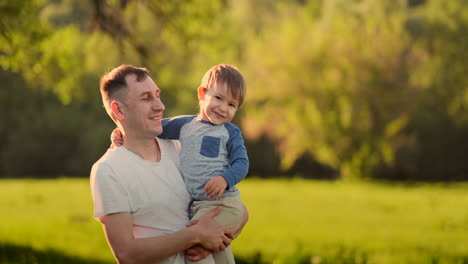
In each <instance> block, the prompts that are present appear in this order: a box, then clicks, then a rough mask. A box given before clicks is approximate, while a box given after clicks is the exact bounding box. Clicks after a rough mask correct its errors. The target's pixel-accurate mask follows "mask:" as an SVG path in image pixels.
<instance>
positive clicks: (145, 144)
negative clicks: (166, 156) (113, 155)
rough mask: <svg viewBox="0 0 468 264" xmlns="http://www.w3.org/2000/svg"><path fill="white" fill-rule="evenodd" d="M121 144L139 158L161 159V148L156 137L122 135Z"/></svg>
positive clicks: (156, 160) (155, 160) (154, 160)
mask: <svg viewBox="0 0 468 264" xmlns="http://www.w3.org/2000/svg"><path fill="white" fill-rule="evenodd" d="M123 141H124V143H123V146H124V147H125V148H126V149H128V150H129V151H131V152H133V153H135V154H136V155H138V156H139V157H140V158H142V159H144V160H148V161H153V162H159V161H161V148H160V147H159V143H158V141H157V139H156V138H142V137H135V136H131V135H128V134H127V135H124V136H123Z"/></svg>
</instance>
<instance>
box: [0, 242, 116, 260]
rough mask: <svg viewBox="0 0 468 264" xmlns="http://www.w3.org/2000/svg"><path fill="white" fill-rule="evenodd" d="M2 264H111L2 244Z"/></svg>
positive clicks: (0, 257) (0, 254) (0, 255)
mask: <svg viewBox="0 0 468 264" xmlns="http://www.w3.org/2000/svg"><path fill="white" fill-rule="evenodd" d="M0 263H9V264H36V263H37V264H58V263H64V264H65V263H68V264H111V263H114V262H105V261H102V260H95V259H88V258H83V257H78V256H72V255H66V254H63V253H62V252H60V251H56V250H53V249H46V250H37V249H34V248H32V247H30V246H20V245H13V244H6V243H1V242H0Z"/></svg>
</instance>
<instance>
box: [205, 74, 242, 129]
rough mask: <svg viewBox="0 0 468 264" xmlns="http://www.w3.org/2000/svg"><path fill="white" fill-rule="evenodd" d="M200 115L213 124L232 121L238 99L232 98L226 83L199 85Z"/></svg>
mask: <svg viewBox="0 0 468 264" xmlns="http://www.w3.org/2000/svg"><path fill="white" fill-rule="evenodd" d="M198 98H199V99H200V117H201V119H203V120H205V121H210V122H211V123H213V124H215V125H222V124H226V123H229V122H231V121H232V119H233V118H234V116H235V115H236V112H237V107H238V105H239V100H238V99H237V98H234V97H233V96H232V95H231V93H230V92H229V89H228V87H227V85H226V83H222V84H215V85H214V86H213V87H212V88H210V89H206V88H204V87H200V88H199V90H198Z"/></svg>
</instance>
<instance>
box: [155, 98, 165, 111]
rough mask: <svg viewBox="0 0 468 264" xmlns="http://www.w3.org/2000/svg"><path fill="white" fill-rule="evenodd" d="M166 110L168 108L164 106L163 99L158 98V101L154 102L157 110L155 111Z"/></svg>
mask: <svg viewBox="0 0 468 264" xmlns="http://www.w3.org/2000/svg"><path fill="white" fill-rule="evenodd" d="M165 109H166V107H165V106H164V104H163V102H162V101H161V99H159V98H158V99H156V100H154V103H153V110H155V111H164V110H165Z"/></svg>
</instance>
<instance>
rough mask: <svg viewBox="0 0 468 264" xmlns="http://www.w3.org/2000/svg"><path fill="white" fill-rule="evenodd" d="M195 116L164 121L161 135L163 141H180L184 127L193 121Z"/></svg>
mask: <svg viewBox="0 0 468 264" xmlns="http://www.w3.org/2000/svg"><path fill="white" fill-rule="evenodd" d="M194 117H195V116H178V117H173V118H165V119H163V120H162V127H163V132H162V133H161V135H159V136H158V137H159V138H162V139H179V138H180V130H181V129H182V127H183V126H184V125H185V124H187V123H189V122H190V121H192V119H193V118H194Z"/></svg>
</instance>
